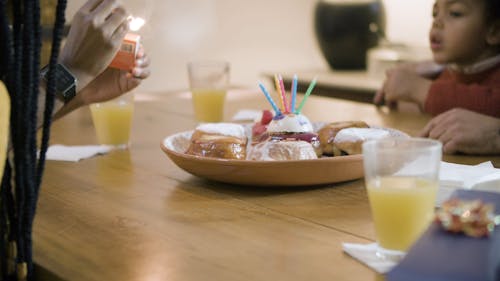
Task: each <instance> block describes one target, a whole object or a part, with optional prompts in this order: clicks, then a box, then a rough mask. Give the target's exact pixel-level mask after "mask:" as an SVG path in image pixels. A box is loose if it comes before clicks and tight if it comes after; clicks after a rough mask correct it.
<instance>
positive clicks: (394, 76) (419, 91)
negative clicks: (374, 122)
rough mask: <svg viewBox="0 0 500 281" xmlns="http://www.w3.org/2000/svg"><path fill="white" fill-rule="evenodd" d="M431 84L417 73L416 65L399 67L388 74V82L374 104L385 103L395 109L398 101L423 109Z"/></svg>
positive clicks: (379, 92)
mask: <svg viewBox="0 0 500 281" xmlns="http://www.w3.org/2000/svg"><path fill="white" fill-rule="evenodd" d="M431 82H432V81H431V80H429V79H427V78H424V77H422V76H421V75H420V74H419V73H418V72H417V70H416V65H415V64H404V65H400V66H397V67H395V68H393V69H390V70H388V71H387V72H386V80H385V81H384V84H383V85H382V88H381V89H379V90H378V91H377V93H376V94H375V97H374V99H373V102H374V103H375V104H377V105H380V104H383V103H384V101H385V104H387V105H388V106H389V107H393V108H395V107H397V102H398V101H409V102H414V103H416V104H418V105H419V107H420V108H421V109H423V106H424V103H425V99H426V97H427V93H428V91H429V88H430V85H431Z"/></svg>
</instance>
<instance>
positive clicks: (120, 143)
mask: <svg viewBox="0 0 500 281" xmlns="http://www.w3.org/2000/svg"><path fill="white" fill-rule="evenodd" d="M90 111H91V113H92V121H93V123H94V127H95V130H96V135H97V141H98V142H99V143H100V144H105V145H112V146H115V147H116V148H127V147H128V146H129V145H130V131H131V127H132V115H133V112H134V95H133V93H127V94H125V95H122V96H119V97H117V98H115V99H112V100H110V101H106V102H100V103H94V104H91V105H90Z"/></svg>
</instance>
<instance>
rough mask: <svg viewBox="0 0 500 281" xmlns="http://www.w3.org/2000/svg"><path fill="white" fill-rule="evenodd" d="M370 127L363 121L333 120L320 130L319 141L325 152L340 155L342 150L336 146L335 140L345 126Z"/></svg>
mask: <svg viewBox="0 0 500 281" xmlns="http://www.w3.org/2000/svg"><path fill="white" fill-rule="evenodd" d="M352 127H354V128H368V127H369V126H368V124H366V123H365V122H363V121H344V122H333V123H330V124H327V125H325V126H323V127H322V128H321V129H320V130H319V131H318V136H319V141H320V144H321V150H322V151H323V154H325V155H329V156H332V155H334V156H339V155H341V154H342V153H341V151H340V150H338V149H336V148H335V147H334V143H333V140H334V139H335V136H336V135H337V133H338V132H339V131H340V130H342V129H345V128H352Z"/></svg>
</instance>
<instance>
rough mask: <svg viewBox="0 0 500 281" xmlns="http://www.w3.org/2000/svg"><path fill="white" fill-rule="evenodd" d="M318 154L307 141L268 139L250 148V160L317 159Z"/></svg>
mask: <svg viewBox="0 0 500 281" xmlns="http://www.w3.org/2000/svg"><path fill="white" fill-rule="evenodd" d="M317 158H318V156H317V155H316V152H315V151H314V148H313V147H312V146H311V144H310V143H308V142H305V141H297V140H294V141H288V140H281V141H277V140H268V141H264V142H260V143H258V144H256V145H254V146H252V148H251V149H250V152H249V157H248V159H249V160H264V161H269V160H271V161H272V160H276V161H281V160H305V159H317Z"/></svg>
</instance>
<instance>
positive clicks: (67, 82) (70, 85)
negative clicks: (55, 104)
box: [40, 63, 77, 103]
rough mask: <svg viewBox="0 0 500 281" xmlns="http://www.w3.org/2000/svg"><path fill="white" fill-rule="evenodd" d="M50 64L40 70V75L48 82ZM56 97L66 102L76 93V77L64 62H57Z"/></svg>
mask: <svg viewBox="0 0 500 281" xmlns="http://www.w3.org/2000/svg"><path fill="white" fill-rule="evenodd" d="M48 74H49V65H46V66H44V67H43V68H42V70H41V71H40V76H41V77H42V79H43V80H44V81H45V83H47V81H48V79H49V75H48ZM55 76H56V97H57V98H58V99H60V100H62V101H64V102H65V103H66V102H68V101H70V100H71V99H72V98H74V97H75V95H76V82H77V80H76V77H75V76H74V75H73V74H72V73H71V72H70V71H69V70H68V69H67V68H66V67H65V66H64V65H62V64H60V63H58V64H56V71H55Z"/></svg>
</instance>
